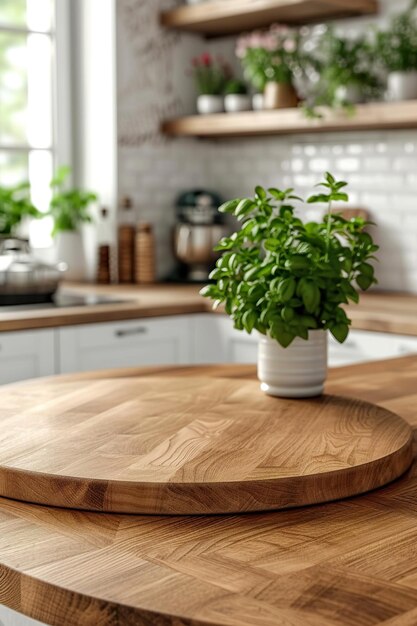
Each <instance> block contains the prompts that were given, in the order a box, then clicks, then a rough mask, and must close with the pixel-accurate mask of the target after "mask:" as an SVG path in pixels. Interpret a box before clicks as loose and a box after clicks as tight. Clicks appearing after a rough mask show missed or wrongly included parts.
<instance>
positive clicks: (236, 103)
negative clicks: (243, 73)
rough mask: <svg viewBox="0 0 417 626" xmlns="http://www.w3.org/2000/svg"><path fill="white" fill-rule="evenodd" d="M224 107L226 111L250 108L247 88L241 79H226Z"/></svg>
mask: <svg viewBox="0 0 417 626" xmlns="http://www.w3.org/2000/svg"><path fill="white" fill-rule="evenodd" d="M224 108H225V111H226V113H238V112H239V111H248V110H249V109H250V108H251V100H250V97H249V96H248V88H247V87H246V84H245V83H244V82H243V80H239V79H237V78H231V79H230V80H228V81H227V83H226V87H225V89H224Z"/></svg>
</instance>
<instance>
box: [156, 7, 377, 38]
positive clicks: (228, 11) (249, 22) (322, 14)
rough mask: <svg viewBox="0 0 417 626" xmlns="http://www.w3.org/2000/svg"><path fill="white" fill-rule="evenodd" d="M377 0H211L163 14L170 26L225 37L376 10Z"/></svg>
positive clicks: (167, 24) (364, 13)
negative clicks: (276, 23) (281, 25)
mask: <svg viewBox="0 0 417 626" xmlns="http://www.w3.org/2000/svg"><path fill="white" fill-rule="evenodd" d="M377 9H378V5H377V2H376V0H233V1H232V2H230V0H211V1H210V4H209V3H208V2H202V3H201V4H195V5H191V6H179V7H177V8H175V9H172V10H170V11H165V12H164V13H162V15H161V22H162V24H163V25H164V26H167V27H169V28H177V29H180V30H185V31H190V32H194V33H200V34H203V35H210V36H221V35H230V34H234V33H239V32H242V31H244V30H253V29H254V28H260V27H263V26H269V25H270V24H272V23H273V22H280V23H287V24H306V23H310V22H318V21H321V20H326V19H334V18H341V17H352V16H355V15H369V14H373V13H376V12H377Z"/></svg>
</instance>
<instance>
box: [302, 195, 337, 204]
mask: <svg viewBox="0 0 417 626" xmlns="http://www.w3.org/2000/svg"><path fill="white" fill-rule="evenodd" d="M330 200H331V196H330V195H326V194H324V193H319V194H317V195H315V196H310V197H309V198H308V200H307V202H308V204H316V203H320V204H323V203H326V204H328V203H329V202H330Z"/></svg>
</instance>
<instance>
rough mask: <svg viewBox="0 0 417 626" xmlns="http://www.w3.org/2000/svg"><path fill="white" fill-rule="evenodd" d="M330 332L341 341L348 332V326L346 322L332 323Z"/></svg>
mask: <svg viewBox="0 0 417 626" xmlns="http://www.w3.org/2000/svg"><path fill="white" fill-rule="evenodd" d="M330 332H331V333H332V335H333V337H334V338H335V339H336V340H337V341H338V342H339V343H343V342H344V341H345V339H346V338H347V336H348V334H349V326H348V325H347V324H333V325H331V326H330Z"/></svg>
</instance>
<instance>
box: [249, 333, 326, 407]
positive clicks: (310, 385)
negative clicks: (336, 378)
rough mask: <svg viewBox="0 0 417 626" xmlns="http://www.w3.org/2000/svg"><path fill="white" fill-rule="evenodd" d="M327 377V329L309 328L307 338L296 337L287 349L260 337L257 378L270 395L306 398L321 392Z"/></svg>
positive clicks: (272, 340) (271, 340)
mask: <svg viewBox="0 0 417 626" xmlns="http://www.w3.org/2000/svg"><path fill="white" fill-rule="evenodd" d="M326 376H327V332H326V331H324V330H312V331H310V332H309V338H308V340H307V341H306V340H305V339H301V338H300V337H296V338H295V339H294V341H293V342H292V343H291V345H290V346H289V347H288V348H283V347H282V346H281V345H280V344H279V343H278V342H277V341H276V340H275V339H271V338H270V337H265V336H263V335H262V336H261V337H260V340H259V348H258V378H259V380H260V381H261V389H262V391H264V392H265V393H266V394H268V395H270V396H280V397H282V398H309V397H312V396H318V395H320V394H321V393H323V389H324V382H325V380H326Z"/></svg>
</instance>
